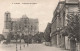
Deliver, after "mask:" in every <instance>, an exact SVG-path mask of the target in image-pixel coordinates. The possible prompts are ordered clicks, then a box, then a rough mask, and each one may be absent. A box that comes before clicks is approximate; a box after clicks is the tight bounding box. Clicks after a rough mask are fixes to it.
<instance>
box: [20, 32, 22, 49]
mask: <svg viewBox="0 0 80 51" xmlns="http://www.w3.org/2000/svg"><path fill="white" fill-rule="evenodd" d="M21 35H22V34H21V33H20V50H21Z"/></svg>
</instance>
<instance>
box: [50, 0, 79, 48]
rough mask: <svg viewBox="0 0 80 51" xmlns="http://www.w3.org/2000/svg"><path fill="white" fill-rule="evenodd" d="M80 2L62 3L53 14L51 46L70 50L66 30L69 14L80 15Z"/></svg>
mask: <svg viewBox="0 0 80 51" xmlns="http://www.w3.org/2000/svg"><path fill="white" fill-rule="evenodd" d="M79 3H80V2H79V0H74V1H73V0H65V1H60V2H59V3H58V5H57V7H56V9H55V11H54V13H53V19H52V26H51V33H50V35H51V44H52V45H55V46H58V47H63V48H66V49H70V42H69V39H68V36H67V34H66V33H65V34H64V32H65V31H64V29H65V27H66V26H67V23H68V22H67V19H68V18H67V15H68V14H73V13H74V14H79V10H80V8H79V5H80V4H79Z"/></svg>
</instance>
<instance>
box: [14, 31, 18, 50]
mask: <svg viewBox="0 0 80 51" xmlns="http://www.w3.org/2000/svg"><path fill="white" fill-rule="evenodd" d="M14 36H15V39H16V51H18V50H17V32H16V34H15V35H14Z"/></svg>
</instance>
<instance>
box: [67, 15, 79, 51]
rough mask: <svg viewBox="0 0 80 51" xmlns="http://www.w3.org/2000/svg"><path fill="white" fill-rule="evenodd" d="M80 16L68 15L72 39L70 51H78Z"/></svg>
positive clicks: (68, 27) (68, 26)
mask: <svg viewBox="0 0 80 51" xmlns="http://www.w3.org/2000/svg"><path fill="white" fill-rule="evenodd" d="M78 17H79V16H78V15H75V14H68V16H67V18H68V20H67V21H68V24H67V33H68V36H69V39H70V50H71V51H76V40H78V41H79V18H78Z"/></svg>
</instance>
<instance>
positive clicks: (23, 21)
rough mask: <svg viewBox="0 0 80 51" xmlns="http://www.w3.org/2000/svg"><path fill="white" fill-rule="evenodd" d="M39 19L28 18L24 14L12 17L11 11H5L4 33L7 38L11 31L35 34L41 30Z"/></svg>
mask: <svg viewBox="0 0 80 51" xmlns="http://www.w3.org/2000/svg"><path fill="white" fill-rule="evenodd" d="M38 25H39V22H38V19H32V18H28V17H27V16H26V15H23V16H22V18H11V13H10V12H5V21H4V30H3V35H4V36H5V37H6V38H7V35H8V34H9V33H12V34H20V33H21V34H24V35H29V34H31V35H35V34H37V33H38V32H39V28H38Z"/></svg>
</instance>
